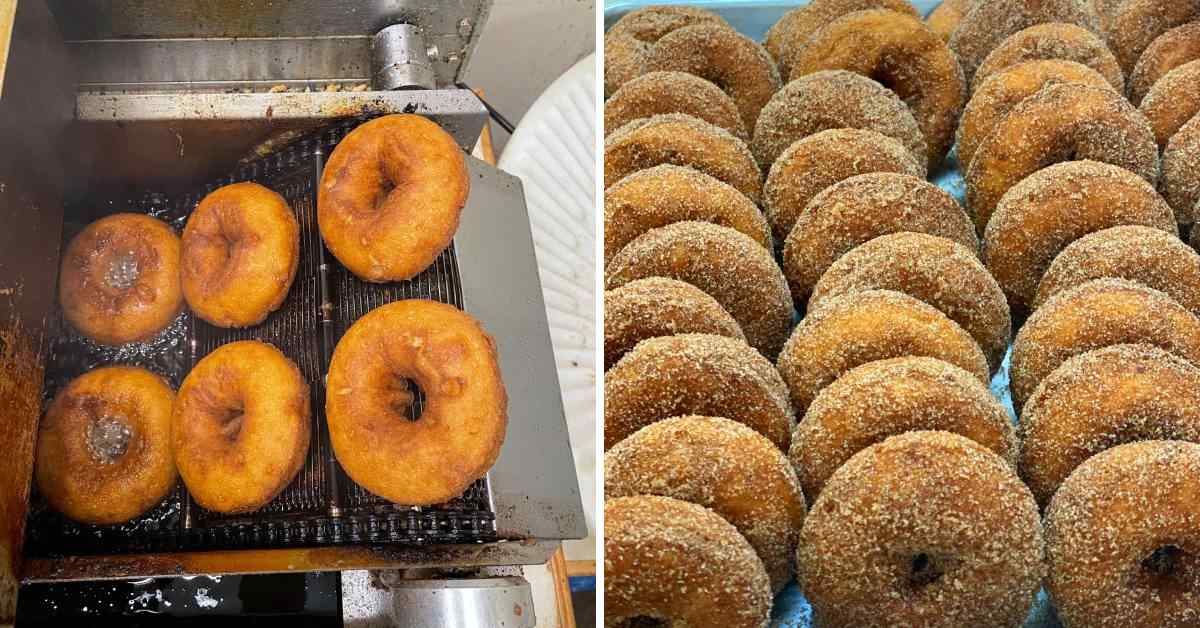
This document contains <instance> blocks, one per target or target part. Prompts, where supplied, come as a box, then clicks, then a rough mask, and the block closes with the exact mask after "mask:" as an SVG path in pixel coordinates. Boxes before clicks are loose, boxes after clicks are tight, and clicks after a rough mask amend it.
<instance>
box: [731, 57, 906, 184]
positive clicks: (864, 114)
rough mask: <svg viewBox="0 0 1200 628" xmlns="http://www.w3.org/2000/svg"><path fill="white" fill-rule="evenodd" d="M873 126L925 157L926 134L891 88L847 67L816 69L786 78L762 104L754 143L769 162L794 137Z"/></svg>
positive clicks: (764, 164) (756, 152) (766, 165)
mask: <svg viewBox="0 0 1200 628" xmlns="http://www.w3.org/2000/svg"><path fill="white" fill-rule="evenodd" d="M843 128H845V129H869V130H871V131H878V132H879V133H882V134H883V135H886V136H888V137H891V138H893V139H895V140H897V141H899V142H900V143H901V144H903V145H904V146H905V148H907V149H908V150H909V152H911V153H912V154H913V156H914V157H916V158H917V159H919V160H921V161H922V162H924V161H925V159H926V158H927V155H928V152H927V149H926V147H925V137H924V136H923V135H922V134H921V128H920V127H919V126H917V120H916V118H914V117H913V114H912V111H911V110H909V108H908V105H906V104H904V101H903V100H900V97H899V96H897V95H896V94H895V93H894V92H892V90H890V89H888V88H886V87H884V86H882V85H880V84H879V83H877V82H875V81H873V80H871V79H869V78H867V77H865V76H862V75H859V74H854V73H853V72H847V71H845V70H833V71H828V72H817V73H816V74H809V75H808V76H805V77H803V78H800V79H797V80H795V81H792V82H791V83H788V84H787V85H786V86H784V88H783V89H781V90H779V92H777V93H776V94H775V95H774V96H772V97H771V101H770V102H768V103H767V106H766V107H763V110H762V114H761V115H760V116H759V119H758V124H757V125H755V127H754V138H753V139H752V140H751V141H750V148H751V150H752V151H753V152H754V157H755V158H756V159H757V160H758V163H759V165H761V166H762V167H763V168H764V169H767V170H770V168H771V164H773V163H775V159H776V158H778V157H779V155H781V154H782V153H783V151H784V150H786V149H787V147H789V146H791V145H792V143H793V142H795V141H796V140H802V139H804V138H806V137H808V136H809V135H813V134H815V133H819V132H821V131H824V130H826V129H843Z"/></svg>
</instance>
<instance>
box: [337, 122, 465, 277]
mask: <svg viewBox="0 0 1200 628" xmlns="http://www.w3.org/2000/svg"><path fill="white" fill-rule="evenodd" d="M470 187H471V184H470V179H469V178H468V177H467V165H466V160H465V158H464V157H463V151H462V149H461V148H459V147H458V144H456V143H455V142H454V138H453V137H451V136H450V134H449V133H447V132H445V131H443V130H442V127H440V126H438V125H437V124H435V123H434V122H431V121H430V120H428V119H427V118H423V117H421V116H418V115H413V114H393V115H388V116H383V117H381V118H376V119H374V120H371V121H370V122H366V123H364V124H361V125H359V126H358V127H357V128H355V129H354V130H353V131H351V132H350V133H349V134H348V135H346V137H345V138H344V139H342V141H340V142H338V145H337V146H336V147H335V148H334V149H333V153H332V154H330V155H329V160H328V161H326V162H325V170H324V172H323V173H322V174H321V184H320V188H319V189H318V191H317V223H318V225H319V226H320V228H321V239H323V240H324V241H325V247H326V248H328V249H329V252H330V253H333V256H334V257H336V258H337V260H338V261H339V262H341V263H342V265H343V266H345V267H346V268H347V269H349V270H350V272H352V273H354V274H355V275H357V276H358V277H359V278H360V279H363V280H365V281H372V282H387V281H399V280H403V279H409V278H411V277H413V276H414V275H416V274H417V273H419V272H421V271H423V270H425V269H426V268H428V267H429V265H430V264H432V263H433V260H435V259H437V256H438V255H439V254H441V252H442V250H443V249H445V248H446V247H447V246H449V244H450V240H451V239H452V238H454V232H455V231H457V230H458V219H459V216H460V214H461V213H462V208H463V205H464V204H466V202H467V193H468V191H469V190H470Z"/></svg>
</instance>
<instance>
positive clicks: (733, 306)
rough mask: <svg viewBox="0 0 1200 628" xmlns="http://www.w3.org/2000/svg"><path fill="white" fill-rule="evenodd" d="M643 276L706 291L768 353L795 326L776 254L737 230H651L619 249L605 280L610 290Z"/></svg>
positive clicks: (680, 226)
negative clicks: (671, 280)
mask: <svg viewBox="0 0 1200 628" xmlns="http://www.w3.org/2000/svg"><path fill="white" fill-rule="evenodd" d="M643 277H670V278H672V279H678V280H680V281H686V282H688V283H690V284H692V285H694V286H696V287H697V288H700V289H701V290H703V291H704V292H706V293H708V294H709V295H711V296H712V298H714V299H716V300H717V302H718V303H720V304H721V307H724V308H725V310H726V311H728V312H729V313H730V314H731V315H732V316H733V318H734V319H735V320H737V322H738V325H740V326H741V328H742V331H743V332H745V334H746V339H747V340H748V341H749V342H750V346H752V347H754V348H755V349H758V350H759V351H761V352H762V353H763V355H765V356H767V357H774V356H775V355H776V354H777V353H779V347H781V346H783V341H784V340H786V339H787V335H788V330H789V329H791V326H792V295H791V294H790V293H789V292H788V288H787V280H785V279H784V278H783V273H782V272H780V270H779V267H778V266H776V265H775V259H774V258H773V257H772V256H771V253H770V252H769V251H767V250H766V249H764V248H763V247H761V246H759V245H758V243H757V242H755V241H754V240H751V239H750V238H749V237H748V236H745V235H743V234H741V233H738V232H737V231H734V230H733V229H729V228H727V227H721V226H718V225H714V224H711V223H707V222H677V223H674V224H671V225H667V226H665V227H659V228H658V229H652V230H650V231H648V232H646V233H645V234H643V235H642V236H640V237H638V239H636V240H634V241H633V242H630V243H629V245H628V246H626V247H625V248H624V249H621V252H620V253H618V254H617V256H616V257H614V258H613V260H612V262H611V263H610V264H609V265H608V269H607V271H606V272H605V278H604V282H605V285H606V287H607V288H608V289H610V290H611V289H613V288H618V287H620V286H622V285H624V284H626V283H629V282H630V281H633V280H635V279H642V278H643Z"/></svg>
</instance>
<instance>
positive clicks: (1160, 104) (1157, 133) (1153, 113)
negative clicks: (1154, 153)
mask: <svg viewBox="0 0 1200 628" xmlns="http://www.w3.org/2000/svg"><path fill="white" fill-rule="evenodd" d="M1197 85H1200V59H1197V60H1195V61H1189V62H1187V63H1185V64H1183V65H1181V66H1179V67H1177V68H1175V69H1174V70H1171V71H1170V72H1167V74H1166V76H1163V77H1162V78H1160V79H1158V82H1157V83H1155V84H1154V86H1153V87H1151V88H1150V91H1149V92H1148V93H1147V94H1146V97H1145V98H1143V99H1142V104H1141V107H1139V111H1141V112H1142V115H1144V116H1146V119H1147V120H1148V121H1149V122H1150V128H1151V129H1152V130H1153V132H1154V139H1155V140H1156V141H1157V142H1158V146H1159V148H1164V149H1165V148H1166V147H1167V144H1168V142H1170V141H1171V138H1172V137H1175V134H1176V133H1177V132H1178V131H1179V130H1180V129H1182V128H1183V125H1185V124H1187V123H1188V121H1189V120H1191V119H1192V118H1194V117H1196V116H1197V115H1200V90H1198V89H1196V86H1197Z"/></svg>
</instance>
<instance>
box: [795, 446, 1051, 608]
mask: <svg viewBox="0 0 1200 628" xmlns="http://www.w3.org/2000/svg"><path fill="white" fill-rule="evenodd" d="M797 572H798V574H799V575H798V580H799V581H800V587H801V588H802V589H803V591H804V595H805V597H807V598H808V600H809V602H810V603H811V604H812V607H813V619H814V620H815V621H814V623H815V624H816V625H820V626H881V625H897V626H903V625H907V626H946V627H952V626H1011V627H1015V626H1021V625H1022V624H1023V622H1024V620H1025V616H1026V614H1027V613H1028V612H1029V608H1030V607H1031V606H1032V605H1033V601H1034V596H1035V595H1036V594H1037V591H1038V589H1039V588H1040V587H1041V581H1042V576H1043V574H1044V573H1045V567H1044V565H1043V563H1042V523H1041V520H1040V518H1039V516H1038V509H1037V504H1036V503H1034V501H1033V497H1032V496H1031V495H1030V494H1029V489H1027V488H1025V485H1023V484H1021V481H1020V479H1018V478H1017V474H1016V472H1015V471H1013V469H1012V468H1011V467H1010V466H1009V465H1008V463H1007V462H1006V461H1005V460H1004V459H1003V458H1001V457H1000V456H997V455H996V454H995V453H993V452H992V451H990V450H988V449H987V448H986V447H984V446H983V445H980V444H978V443H976V442H975V441H973V440H970V439H967V438H964V437H962V436H959V435H957V434H951V433H949V432H909V433H907V434H901V435H899V436H893V437H891V438H889V439H887V440H885V441H883V442H882V443H879V444H876V445H872V446H870V447H868V448H866V449H864V450H863V451H860V452H858V453H857V454H855V455H854V457H852V458H850V460H849V461H848V462H847V463H846V464H845V465H844V466H842V467H841V468H840V469H838V470H837V471H836V472H834V474H833V476H832V477H831V478H830V479H829V482H828V484H826V486H825V490H824V491H822V492H821V496H820V497H819V498H818V499H817V501H816V503H815V504H814V505H813V508H812V510H811V511H810V512H809V514H808V516H807V517H806V518H805V521H804V528H803V530H802V531H801V532H800V551H799V559H798V561H797Z"/></svg>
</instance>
